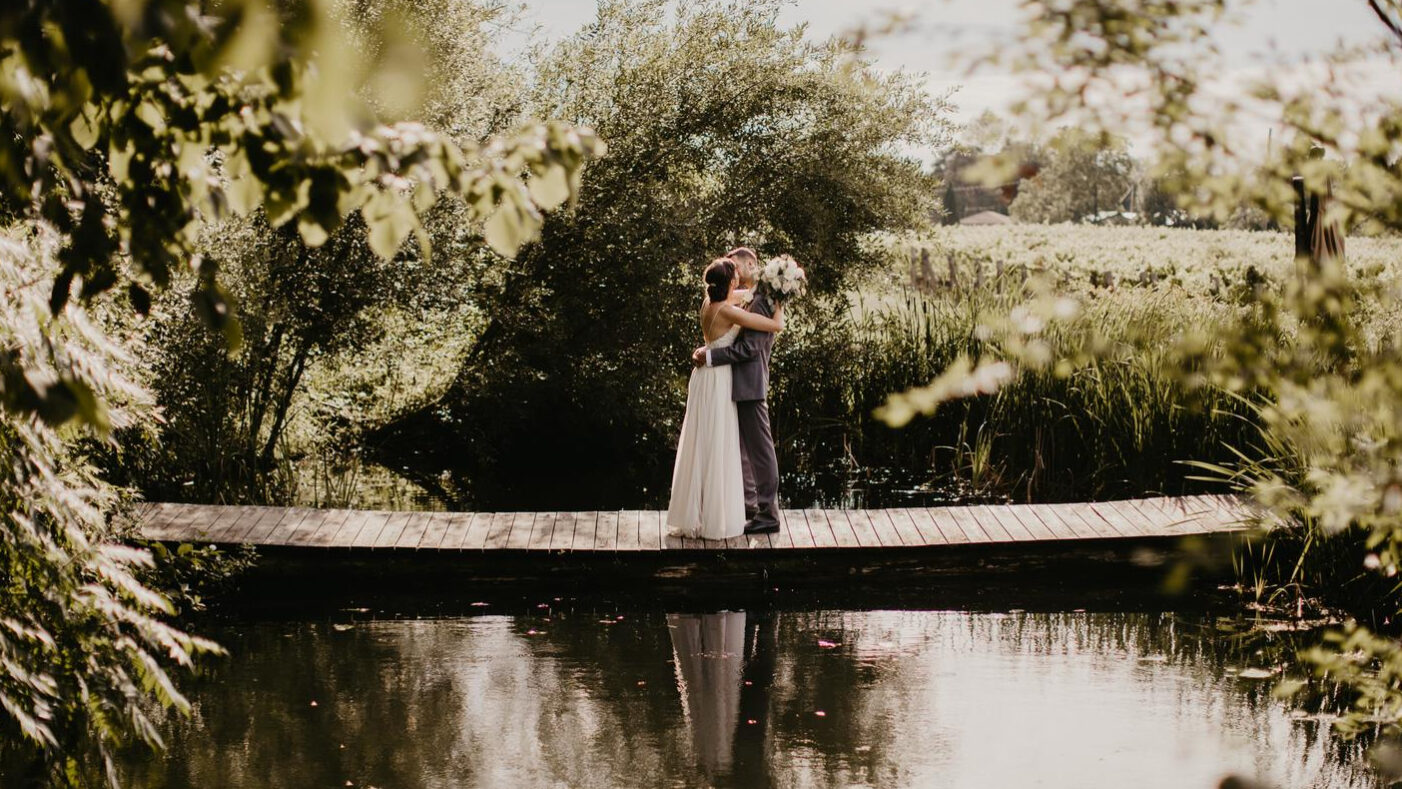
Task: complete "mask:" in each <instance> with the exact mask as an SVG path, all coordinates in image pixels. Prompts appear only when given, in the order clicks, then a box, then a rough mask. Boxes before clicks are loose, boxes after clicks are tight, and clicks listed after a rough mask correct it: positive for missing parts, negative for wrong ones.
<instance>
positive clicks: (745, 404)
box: [707, 295, 779, 524]
mask: <svg viewBox="0 0 1402 789" xmlns="http://www.w3.org/2000/svg"><path fill="white" fill-rule="evenodd" d="M750 312H756V313H759V314H760V315H763V316H765V317H767V318H772V317H774V309H773V307H771V306H770V304H769V301H768V300H767V299H765V298H764V297H763V296H760V295H756V296H755V298H754V300H753V301H751V302H750ZM773 347H774V335H773V334H770V333H769V332H762V331H750V330H749V329H742V330H741V331H740V336H739V337H736V338H735V342H733V343H731V344H730V346H729V347H726V348H712V349H710V351H709V352H708V353H707V359H708V361H707V363H708V364H711V365H721V364H728V365H730V370H731V373H730V399H732V400H734V401H735V411H736V414H737V415H738V416H739V419H740V468H741V469H742V470H743V472H744V476H745V509H746V510H750V511H753V512H755V516H754V519H755V521H756V522H758V523H762V524H769V523H778V522H779V458H778V456H777V455H775V453H774V435H773V433H772V432H771V431H770V429H769V405H768V403H766V402H765V397H766V396H768V394H769V354H770V351H771V350H772V349H773Z"/></svg>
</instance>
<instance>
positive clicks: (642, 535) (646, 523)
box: [638, 510, 666, 551]
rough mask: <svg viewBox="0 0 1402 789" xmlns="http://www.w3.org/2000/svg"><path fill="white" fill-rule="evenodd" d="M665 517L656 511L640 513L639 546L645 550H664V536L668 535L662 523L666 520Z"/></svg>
mask: <svg viewBox="0 0 1402 789" xmlns="http://www.w3.org/2000/svg"><path fill="white" fill-rule="evenodd" d="M663 515H664V514H663V513H661V512H658V511H656V510H644V511H642V512H639V513H638V546H639V547H641V548H642V549H643V550H645V551H660V550H662V535H663V534H665V533H666V527H665V526H663V525H662V521H664V520H666V518H665V517H663Z"/></svg>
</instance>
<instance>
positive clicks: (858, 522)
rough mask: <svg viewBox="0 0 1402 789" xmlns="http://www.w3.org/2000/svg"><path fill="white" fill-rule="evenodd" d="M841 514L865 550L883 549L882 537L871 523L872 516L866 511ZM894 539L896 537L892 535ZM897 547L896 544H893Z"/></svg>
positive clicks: (843, 511)
mask: <svg viewBox="0 0 1402 789" xmlns="http://www.w3.org/2000/svg"><path fill="white" fill-rule="evenodd" d="M840 514H841V515H842V517H843V518H845V519H846V520H847V525H848V527H850V528H851V529H852V533H853V534H854V535H856V537H857V544H858V545H860V546H862V547H863V548H880V547H882V542H881V535H880V534H879V533H878V532H877V531H876V526H875V524H873V523H872V522H871V515H869V514H868V513H867V511H866V510H841V511H840ZM892 536H893V538H894V535H892ZM891 544H892V545H895V544H896V543H895V542H894V540H893V542H892V543H891Z"/></svg>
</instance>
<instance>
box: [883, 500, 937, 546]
mask: <svg viewBox="0 0 1402 789" xmlns="http://www.w3.org/2000/svg"><path fill="white" fill-rule="evenodd" d="M877 517H881V518H885V519H886V521H887V522H888V523H890V524H891V530H892V531H894V532H895V533H896V537H897V538H899V539H900V541H901V545H905V546H908V547H913V546H916V545H924V544H925V539H924V538H923V537H921V536H920V530H919V529H917V528H915V521H912V520H911V519H910V513H908V512H906V511H905V510H900V509H884V510H872V518H873V519H874V518H877Z"/></svg>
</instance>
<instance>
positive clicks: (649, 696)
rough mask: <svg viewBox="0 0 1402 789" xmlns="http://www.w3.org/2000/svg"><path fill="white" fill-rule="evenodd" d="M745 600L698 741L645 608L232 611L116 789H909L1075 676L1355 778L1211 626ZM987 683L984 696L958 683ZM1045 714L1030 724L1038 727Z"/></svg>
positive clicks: (1098, 690) (1154, 712)
mask: <svg viewBox="0 0 1402 789" xmlns="http://www.w3.org/2000/svg"><path fill="white" fill-rule="evenodd" d="M685 616H695V615H683V617H685ZM740 616H742V617H744V625H743V639H742V642H743V652H744V655H743V663H742V667H741V672H742V673H741V674H739V676H738V678H737V677H736V674H735V672H733V671H722V672H716V673H714V674H713V675H712V676H711V678H710V679H708V680H695V684H696V685H697V687H693V688H691V690H692V691H693V692H716V693H717V694H723V693H729V692H730V690H731V689H729V688H718V689H715V690H714V691H708V690H707V689H705V688H703V687H701V686H702V685H705V684H706V683H707V682H709V683H711V684H713V685H714V684H715V683H717V682H734V681H738V682H740V683H741V684H740V688H739V690H738V692H739V696H738V704H737V703H736V702H735V701H734V700H733V698H732V699H719V698H718V700H719V701H723V702H724V703H723V704H720V705H719V708H720V709H722V710H724V711H725V714H726V716H731V717H733V720H734V721H735V723H734V724H733V728H734V732H733V739H732V740H731V741H730V742H729V743H728V744H718V743H719V741H718V739H717V738H718V736H719V735H718V734H715V732H712V735H713V736H711V737H710V739H709V740H708V741H707V742H708V743H709V745H708V744H706V743H702V745H701V746H698V744H697V742H696V729H695V728H694V726H693V725H689V724H688V721H687V719H686V718H685V717H684V715H683V701H682V695H681V691H680V690H679V689H678V683H677V679H678V674H679V673H681V674H682V675H683V677H685V676H686V671H685V668H686V667H685V666H682V667H681V668H682V669H683V670H682V671H680V672H679V671H678V666H677V664H676V662H675V660H677V659H680V658H679V657H678V658H674V654H678V653H680V652H682V651H684V649H685V647H684V646H683V645H682V644H681V642H679V641H678V640H677V639H676V637H675V635H674V633H675V631H674V630H672V629H671V628H669V621H668V619H669V618H668V617H667V616H665V615H663V614H660V613H656V614H642V615H635V614H631V613H630V614H627V615H626V616H625V618H623V619H622V620H619V619H617V618H616V617H615V616H614V615H612V614H602V613H599V612H596V611H589V610H564V611H560V610H556V611H548V612H546V611H542V613H541V614H540V615H538V616H531V617H513V618H497V617H490V618H477V619H465V620H437V621H413V622H408V621H396V622H382V623H370V624H364V625H357V626H355V627H354V628H352V629H349V630H345V631H341V630H336V629H333V628H332V627H331V626H329V625H324V624H313V625H274V624H270V625H253V626H249V627H247V628H245V629H244V632H242V633H241V634H235V635H231V636H226V637H225V642H226V643H228V644H229V645H230V646H231V648H232V649H233V651H234V657H233V658H232V659H231V660H229V661H227V662H225V663H224V664H222V665H220V666H219V667H218V668H217V669H216V670H215V671H214V673H213V676H211V677H210V678H208V680H207V681H205V682H203V683H202V684H201V686H200V687H199V688H197V689H196V690H195V692H194V697H195V700H196V709H195V714H194V717H193V718H192V719H191V720H190V721H173V722H172V723H171V726H170V729H171V732H172V733H171V736H170V737H169V739H170V741H171V745H172V751H171V755H170V756H168V757H166V758H165V759H162V760H159V761H157V762H155V763H154V764H152V765H148V766H146V767H145V768H143V769H142V770H141V771H140V773H141V774H140V775H137V776H134V777H135V778H136V780H134V781H132V783H133V785H140V786H150V787H159V786H169V787H186V786H188V787H195V786H198V787H206V786H221V787H230V788H231V789H239V788H241V787H259V789H262V787H268V789H279V788H280V787H289V789H290V788H291V787H297V789H301V787H305V786H331V785H336V786H339V785H344V782H345V781H346V780H352V781H354V782H355V783H356V785H359V786H364V785H366V784H371V785H376V786H385V787H394V788H395V789H400V788H403V789H419V788H420V787H423V788H424V789H427V788H428V787H435V788H436V787H457V786H504V785H554V784H563V785H568V786H571V787H615V786H619V787H622V786H656V785H660V784H666V785H671V786H678V787H691V786H698V787H699V786H706V785H712V784H715V785H734V786H746V787H750V786H755V787H790V786H805V787H808V786H847V785H881V786H886V785H918V784H921V783H922V782H925V781H928V780H930V779H932V777H933V778H940V777H944V776H947V775H949V773H948V772H947V768H948V767H949V765H948V764H946V760H949V759H956V761H958V759H962V760H963V761H962V762H959V763H960V764H962V763H965V762H968V761H969V760H970V754H971V753H974V750H971V749H976V748H978V747H982V746H981V745H980V744H978V743H973V744H971V743H970V741H969V740H970V739H971V735H970V732H971V731H975V730H981V731H984V732H987V731H990V730H994V731H996V730H997V724H998V720H997V719H996V715H998V714H1004V713H1002V712H999V711H996V710H995V711H993V712H989V707H991V706H997V705H1004V706H1006V707H1009V708H1014V707H1019V706H1022V705H1023V704H1024V703H1030V704H1034V705H1035V704H1036V703H1038V694H1039V692H1040V690H1041V689H1042V688H1044V687H1047V686H1055V687H1057V688H1059V691H1058V692H1061V693H1065V692H1067V689H1068V688H1069V689H1071V690H1072V691H1074V692H1080V691H1081V689H1084V691H1085V694H1086V697H1085V698H1084V699H1083V701H1084V703H1085V705H1086V710H1091V712H1085V713H1084V714H1087V715H1093V714H1096V713H1095V712H1094V710H1096V709H1098V707H1099V705H1101V704H1102V702H1103V703H1105V704H1107V705H1109V706H1110V707H1111V708H1112V709H1113V710H1115V712H1114V714H1118V715H1121V716H1124V717H1125V721H1126V725H1133V724H1134V723H1135V721H1134V720H1133V718H1134V716H1136V715H1139V714H1141V713H1140V712H1139V711H1138V710H1137V708H1136V707H1135V705H1137V704H1142V705H1143V707H1144V711H1143V713H1142V714H1143V715H1144V716H1146V717H1154V716H1157V717H1156V720H1157V721H1158V723H1157V724H1155V725H1156V726H1157V728H1156V729H1155V728H1151V729H1148V730H1150V731H1161V732H1162V731H1167V732H1171V733H1176V734H1174V735H1173V736H1179V737H1185V738H1188V739H1192V738H1198V739H1202V738H1212V737H1215V736H1217V735H1218V731H1217V729H1216V728H1214V727H1218V726H1220V727H1222V728H1223V729H1224V730H1230V731H1233V732H1248V733H1250V736H1251V737H1252V742H1251V743H1250V744H1249V746H1248V751H1249V752H1250V753H1251V754H1252V755H1254V758H1256V759H1257V760H1258V762H1259V765H1260V771H1261V772H1262V774H1265V775H1271V776H1277V777H1278V779H1279V780H1283V781H1285V782H1286V783H1290V784H1291V785H1295V784H1300V785H1303V784H1304V783H1308V782H1309V781H1310V780H1316V781H1317V780H1319V777H1320V776H1326V777H1328V778H1329V779H1330V781H1332V782H1334V783H1338V784H1339V785H1344V784H1348V783H1357V780H1356V779H1357V774H1356V773H1354V772H1351V771H1349V770H1348V769H1344V768H1339V767H1337V766H1331V764H1332V763H1331V762H1330V761H1329V760H1330V759H1331V758H1332V756H1331V753H1332V751H1331V749H1330V747H1324V741H1328V742H1329V743H1332V742H1333V740H1332V738H1329V737H1327V736H1326V733H1325V730H1324V727H1323V726H1321V725H1314V724H1312V725H1311V726H1310V727H1303V728H1302V727H1299V726H1298V725H1297V724H1292V723H1290V721H1289V719H1288V718H1287V716H1285V715H1284V714H1283V712H1282V705H1281V703H1280V702H1277V701H1275V700H1273V699H1271V698H1270V696H1269V687H1270V686H1269V683H1265V682H1262V683H1257V684H1254V685H1253V684H1249V683H1245V682H1244V681H1233V680H1230V679H1228V680H1222V679H1220V678H1219V677H1220V672H1221V669H1222V667H1224V666H1228V665H1245V664H1247V663H1246V659H1247V657H1249V656H1250V653H1251V650H1252V649H1254V647H1241V646H1233V645H1232V644H1231V643H1230V642H1224V641H1222V640H1221V639H1219V638H1216V637H1213V636H1212V635H1211V633H1210V631H1211V629H1212V628H1211V626H1210V623H1208V624H1207V625H1204V623H1202V622H1201V621H1195V620H1193V619H1189V620H1179V619H1175V618H1174V617H1173V616H1171V615H1158V614H1086V613H1067V614H1022V613H1015V614H1007V615H969V614H959V613H930V612H901V611H884V612H883V611H878V612H858V613H847V612H764V611H750V612H747V613H746V614H741V615H740ZM604 619H607V620H609V621H611V622H612V624H604V623H603V622H601V620H604ZM678 620H679V617H672V622H671V624H675V623H677V621H678ZM532 631H535V632H532ZM1205 633H1206V634H1205ZM1243 650H1245V651H1243ZM694 676H699V675H694ZM745 683H748V684H745ZM990 688H992V689H993V690H994V691H997V692H996V693H995V695H994V696H993V697H990V698H987V699H979V698H971V694H977V693H980V692H987V691H988V689H990ZM1004 691H1006V692H1004ZM1060 698H1061V697H1059V696H1057V697H1054V699H1053V700H1057V701H1058V703H1059V699H1060ZM313 700H315V701H316V702H317V706H316V707H312V706H311V701H313ZM1042 701H1045V699H1042ZM689 703H691V705H692V707H693V711H695V708H696V704H695V703H694V701H693V702H689ZM737 706H738V711H736V712H734V713H732V712H730V710H731V709H732V708H735V707H737ZM1043 709H1044V714H1045V708H1043ZM818 711H822V712H824V713H825V715H823V716H819V715H817V714H816V713H817V712H818ZM1007 714H1013V715H1015V714H1018V712H1017V710H1013V709H1010V710H1009V711H1008V712H1007ZM990 715H993V716H994V717H993V719H992V724H993V726H992V729H990V719H989V716H990ZM978 716H982V719H981V720H979V719H975V718H977V717H978ZM1052 718H1054V715H1051V716H1050V717H1049V718H1048V719H1047V720H1046V721H1045V722H1034V724H1032V725H1035V726H1046V727H1053V728H1054V727H1056V726H1057V725H1058V722H1057V721H1056V720H1054V719H1052ZM1165 719H1167V720H1169V721H1170V723H1164V720H1165ZM749 720H754V721H755V723H753V724H750V723H748V721H749ZM979 726H982V727H983V728H982V729H978V727H979ZM1029 730H1030V729H1028V728H1027V726H1026V725H1024V727H1023V728H1022V731H1024V732H1026V731H1029ZM708 731H709V729H708ZM343 744H344V746H345V747H344V748H342V747H341V746H342V745H343ZM721 745H723V746H724V747H720V746H721ZM1008 745H1009V746H1011V747H1013V748H1017V747H1019V743H1015V742H1014V743H1008ZM706 747H710V748H718V747H719V750H718V751H716V752H717V753H722V752H723V753H724V754H725V755H726V758H727V759H728V765H729V766H728V768H727V767H725V765H724V764H722V763H720V762H717V761H714V760H713V761H712V762H711V763H710V767H711V768H712V769H714V770H715V771H716V772H715V774H712V775H708V774H707V771H706V769H705V767H706V764H707V763H706V761H705V759H704V758H703V757H704V754H705V753H706V751H705V750H704V748H706ZM1136 747H1138V746H1137V745H1136ZM1142 747H1143V748H1144V749H1145V750H1146V752H1152V751H1154V749H1160V750H1162V749H1163V748H1165V747H1168V746H1167V745H1166V744H1163V743H1155V742H1144V743H1143V744H1142ZM979 753H980V754H981V753H983V752H981V751H980V752H979ZM1287 754H1288V755H1287ZM956 757H957V758H956ZM1063 761H1064V760H1063ZM953 777H954V778H956V779H957V778H959V777H960V776H959V775H957V774H955V775H954V776H953ZM963 777H965V778H967V777H968V776H967V774H965V775H964V776H963ZM1335 779H1337V780H1335ZM956 782H957V781H956Z"/></svg>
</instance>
